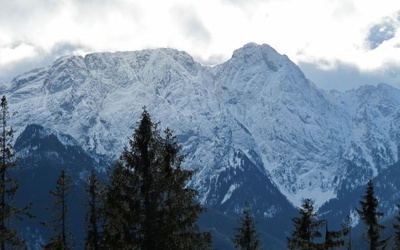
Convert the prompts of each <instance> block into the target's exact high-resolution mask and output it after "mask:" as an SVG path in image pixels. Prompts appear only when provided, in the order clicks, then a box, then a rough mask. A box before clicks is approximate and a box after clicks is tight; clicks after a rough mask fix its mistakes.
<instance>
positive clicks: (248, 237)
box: [233, 203, 262, 250]
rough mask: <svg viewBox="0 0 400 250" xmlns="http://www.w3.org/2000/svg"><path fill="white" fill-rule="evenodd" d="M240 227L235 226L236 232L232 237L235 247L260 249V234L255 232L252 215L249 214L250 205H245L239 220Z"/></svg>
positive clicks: (246, 249)
mask: <svg viewBox="0 0 400 250" xmlns="http://www.w3.org/2000/svg"><path fill="white" fill-rule="evenodd" d="M239 223H240V227H238V228H235V231H236V234H235V236H234V238H233V242H234V243H235V247H236V249H241V250H259V249H262V247H261V242H260V239H259V238H260V234H259V233H258V232H257V230H256V227H255V222H254V217H253V215H252V214H251V211H250V207H249V206H248V204H247V203H246V207H245V209H244V210H243V212H242V216H241V218H240V220H239Z"/></svg>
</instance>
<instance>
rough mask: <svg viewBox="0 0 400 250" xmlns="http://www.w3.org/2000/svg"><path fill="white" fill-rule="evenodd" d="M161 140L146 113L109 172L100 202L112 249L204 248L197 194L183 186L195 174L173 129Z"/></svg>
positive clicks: (205, 237)
mask: <svg viewBox="0 0 400 250" xmlns="http://www.w3.org/2000/svg"><path fill="white" fill-rule="evenodd" d="M164 134H165V138H163V137H162V136H161V132H160V131H159V129H158V128H157V124H154V123H153V122H152V121H151V118H150V115H149V113H148V112H147V111H146V110H144V111H143V113H142V116H141V120H140V122H139V123H138V127H137V128H136V129H135V132H134V135H133V138H132V139H131V140H130V141H129V145H130V148H129V149H125V150H124V151H123V153H122V155H121V157H120V159H119V161H118V162H117V163H116V164H115V165H114V167H113V168H112V169H111V171H110V174H109V178H110V183H109V185H108V187H107V191H106V195H105V203H104V213H105V218H106V224H105V229H104V232H105V235H104V236H105V240H106V242H107V244H108V245H107V246H108V247H109V248H112V249H135V248H138V249H147V250H150V249H205V248H207V247H209V246H210V242H211V238H210V235H209V234H208V233H202V232H200V230H199V228H198V226H197V225H196V220H197V218H198V216H199V214H200V212H201V211H202V208H201V206H200V204H199V203H198V202H197V201H196V199H195V198H196V195H197V192H196V190H194V189H191V188H190V187H188V186H187V182H188V181H189V180H190V179H191V178H192V176H193V174H194V172H193V171H191V170H186V169H182V168H181V164H182V162H183V159H184V158H183V157H182V156H181V155H179V152H180V147H179V146H178V145H177V143H176V139H175V137H174V136H172V133H171V131H169V130H166V131H165V133H164Z"/></svg>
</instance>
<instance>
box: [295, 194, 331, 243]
mask: <svg viewBox="0 0 400 250" xmlns="http://www.w3.org/2000/svg"><path fill="white" fill-rule="evenodd" d="M299 213H300V217H298V218H292V221H293V226H294V230H293V231H291V232H290V234H291V236H290V237H288V238H287V241H288V242H287V246H288V248H289V249H304V250H311V249H321V248H322V246H323V243H318V242H316V241H315V239H316V238H320V237H322V234H321V232H320V231H319V229H320V228H321V227H322V226H323V225H324V221H321V220H318V219H317V213H316V212H315V211H314V202H313V201H312V200H311V199H304V200H303V202H302V205H301V208H300V209H299Z"/></svg>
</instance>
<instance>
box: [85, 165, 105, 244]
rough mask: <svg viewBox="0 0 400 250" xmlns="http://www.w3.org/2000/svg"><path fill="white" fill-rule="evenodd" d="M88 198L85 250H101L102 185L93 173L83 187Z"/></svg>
mask: <svg viewBox="0 0 400 250" xmlns="http://www.w3.org/2000/svg"><path fill="white" fill-rule="evenodd" d="M85 190H86V194H87V196H88V212H87V214H86V233H87V234H86V239H85V249H87V250H98V249H100V248H101V230H100V228H101V225H102V223H103V211H102V206H103V205H102V195H103V193H104V192H103V184H102V183H101V182H100V180H99V179H98V178H97V176H96V174H95V172H94V171H93V172H92V173H91V174H90V176H89V177H88V179H87V180H86V185H85Z"/></svg>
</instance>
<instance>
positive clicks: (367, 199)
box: [356, 180, 388, 250]
mask: <svg viewBox="0 0 400 250" xmlns="http://www.w3.org/2000/svg"><path fill="white" fill-rule="evenodd" d="M378 204H379V203H378V199H377V198H376V197H375V193H374V184H373V182H372V180H369V182H368V184H367V188H366V192H365V195H364V196H363V197H362V200H361V201H360V206H361V208H356V210H357V213H358V216H359V218H360V219H361V221H362V222H363V223H364V225H365V227H366V229H367V231H366V232H365V237H366V238H367V241H368V247H369V249H370V250H376V249H385V248H386V245H387V242H388V239H381V231H382V230H383V229H385V227H384V226H383V225H381V224H379V222H378V219H379V218H380V217H382V216H383V213H382V212H379V211H378Z"/></svg>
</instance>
